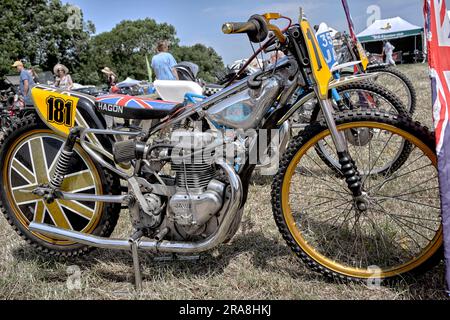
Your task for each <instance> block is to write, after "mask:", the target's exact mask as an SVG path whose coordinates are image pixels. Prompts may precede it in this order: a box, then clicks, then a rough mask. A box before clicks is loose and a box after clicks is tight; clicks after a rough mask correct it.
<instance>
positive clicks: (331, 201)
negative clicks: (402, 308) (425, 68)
mask: <svg viewBox="0 0 450 320" xmlns="http://www.w3.org/2000/svg"><path fill="white" fill-rule="evenodd" d="M335 120H336V124H337V126H338V130H339V131H341V132H342V131H345V130H360V129H371V130H377V131H378V132H379V134H378V135H377V138H376V139H373V140H371V141H370V142H369V143H368V144H367V145H366V148H364V149H365V150H356V149H353V148H349V153H350V155H351V156H352V159H353V160H356V159H359V161H355V162H357V163H358V168H359V169H361V170H363V171H364V172H366V174H363V175H362V176H361V181H362V184H363V192H364V199H365V201H367V205H368V210H367V211H365V212H364V211H360V210H358V208H357V206H356V205H355V201H354V198H353V196H352V194H351V192H349V189H348V187H347V184H346V182H345V180H344V179H343V178H342V177H336V176H335V175H334V174H333V171H332V170H331V169H330V168H328V167H327V166H325V165H324V164H323V163H322V162H321V159H320V158H319V156H318V154H317V152H316V151H315V148H316V146H317V144H318V142H319V141H322V140H324V139H325V140H331V136H330V132H329V130H328V128H327V127H326V125H325V124H324V123H315V124H313V125H311V126H310V127H308V129H307V130H305V131H304V132H303V133H302V134H300V135H299V136H298V137H297V138H295V139H293V141H292V142H291V144H290V146H289V148H288V150H287V151H286V152H285V154H284V157H283V159H282V162H281V166H280V170H279V172H278V174H277V176H276V177H275V180H274V183H273V186H272V206H273V212H274V217H275V221H276V223H277V225H278V228H279V230H280V232H281V233H282V235H283V237H284V239H285V240H286V242H287V243H288V245H289V246H290V247H291V249H292V250H293V251H294V252H295V253H296V254H297V255H298V256H299V257H300V259H302V260H303V261H304V262H305V263H306V264H307V265H308V266H309V267H311V268H312V269H313V270H315V271H318V272H320V273H322V274H324V275H326V276H327V277H330V278H334V279H345V280H354V281H362V280H370V279H373V278H380V279H392V278H395V277H398V276H402V275H405V274H407V273H410V272H417V271H423V270H426V269H427V268H429V267H430V266H432V265H434V264H435V263H436V262H437V261H439V260H440V259H441V257H442V251H441V246H442V225H441V210H440V197H439V184H438V176H437V168H436V165H437V158H436V154H435V151H434V150H435V141H434V137H433V135H432V134H431V133H430V132H429V131H428V130H427V129H426V128H424V127H422V126H420V124H418V123H414V122H412V121H411V120H409V119H407V118H403V117H397V116H395V115H389V114H382V115H379V114H377V113H376V112H373V111H360V112H346V113H341V114H337V115H336V119H335ZM402 140H405V141H407V142H408V143H410V144H411V145H412V150H411V155H410V156H409V158H408V159H407V161H405V163H404V164H403V166H402V167H401V168H399V169H398V170H397V171H396V172H395V173H392V174H390V175H389V174H386V175H379V174H376V175H374V174H371V170H372V168H374V167H376V165H377V162H379V161H381V162H382V161H384V160H383V159H389V158H390V157H391V155H390V153H391V152H393V150H395V146H396V145H397V144H398V143H399V142H401V141H402Z"/></svg>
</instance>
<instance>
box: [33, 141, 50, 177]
mask: <svg viewBox="0 0 450 320" xmlns="http://www.w3.org/2000/svg"><path fill="white" fill-rule="evenodd" d="M29 144H30V149H31V150H30V151H31V153H30V154H31V158H32V162H33V171H34V174H35V177H36V179H37V181H38V184H44V183H48V182H49V180H50V178H49V175H48V167H47V161H46V159H45V150H44V146H43V141H42V138H35V139H33V140H30V142H29Z"/></svg>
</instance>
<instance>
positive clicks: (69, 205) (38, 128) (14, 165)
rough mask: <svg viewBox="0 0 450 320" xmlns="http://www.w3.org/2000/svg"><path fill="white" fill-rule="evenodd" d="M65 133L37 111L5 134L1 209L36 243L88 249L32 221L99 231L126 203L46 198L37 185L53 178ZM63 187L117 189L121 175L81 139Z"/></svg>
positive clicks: (65, 250)
mask: <svg viewBox="0 0 450 320" xmlns="http://www.w3.org/2000/svg"><path fill="white" fill-rule="evenodd" d="M64 141H65V139H63V138H61V137H60V136H58V135H57V134H55V133H54V132H53V131H51V130H49V129H48V128H47V127H46V126H45V125H44V124H43V123H42V122H40V121H38V120H37V119H36V118H35V117H34V116H30V117H27V118H24V119H22V120H19V121H16V122H14V123H13V124H12V125H11V127H9V128H8V129H7V130H6V132H5V134H4V136H3V137H2V138H1V141H0V143H1V147H0V163H1V164H2V169H1V171H0V181H1V186H0V198H1V202H0V209H1V211H2V212H3V214H4V215H5V217H6V219H7V220H8V222H9V223H10V224H11V226H13V228H14V230H15V231H16V232H17V233H18V234H19V235H21V236H22V238H24V239H25V240H27V242H28V243H30V244H32V245H33V246H35V247H36V248H38V249H40V250H42V251H44V252H47V253H50V254H52V255H58V256H74V255H79V254H83V253H85V252H87V251H88V249H89V248H88V247H87V246H85V245H82V244H77V243H73V242H70V241H66V240H62V239H58V238H55V237H51V236H47V235H43V234H39V233H36V232H32V231H30V229H29V228H28V226H29V224H30V223H31V222H32V221H35V222H39V223H46V224H50V225H54V226H57V227H60V228H64V229H69V230H74V231H79V232H83V233H87V234H92V235H97V236H104V237H106V236H109V235H110V234H111V232H112V231H113V229H114V227H115V225H116V223H117V219H118V215H119V212H120V205H117V204H104V203H95V202H81V201H69V200H61V199H57V200H55V201H53V202H52V203H48V202H46V201H44V200H43V199H42V198H41V197H38V196H36V195H34V194H33V193H32V192H31V191H32V190H33V189H35V188H36V187H37V186H38V185H41V184H48V183H49V181H50V179H51V177H52V175H53V172H54V170H55V167H56V162H57V159H58V155H59V152H60V150H61V148H62V146H63V144H64ZM74 150H75V153H74V156H73V157H72V160H71V162H70V169H69V172H68V174H67V175H66V177H65V179H64V181H63V184H62V186H61V190H62V191H66V192H73V193H87V194H111V193H112V194H117V193H120V190H119V189H118V187H117V186H120V183H119V181H118V179H117V178H115V177H113V176H111V175H110V174H109V173H108V172H106V171H104V170H102V169H101V168H100V167H99V166H98V165H97V164H95V163H94V162H93V161H92V159H91V158H90V157H89V155H88V154H87V153H86V152H85V151H84V150H83V149H82V148H81V147H80V146H79V145H78V144H77V145H76V146H75V149H74Z"/></svg>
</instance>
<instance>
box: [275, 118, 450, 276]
mask: <svg viewBox="0 0 450 320" xmlns="http://www.w3.org/2000/svg"><path fill="white" fill-rule="evenodd" d="M355 127H366V128H374V129H382V130H387V131H389V132H392V133H395V134H397V135H399V136H401V137H403V138H405V139H407V140H408V141H409V142H411V143H412V144H413V145H415V146H417V148H419V149H420V150H421V151H422V152H423V153H424V154H425V155H427V157H428V159H430V161H431V163H432V165H433V166H434V167H437V157H436V154H435V153H434V152H433V151H432V150H431V149H430V148H429V147H428V146H426V145H425V144H424V143H423V142H422V141H420V140H419V139H417V138H416V137H414V136H413V135H411V134H409V133H408V132H405V131H403V130H401V129H399V128H396V127H394V126H391V125H388V124H383V123H378V122H353V123H348V124H344V125H339V126H338V130H339V131H342V130H347V129H352V128H355ZM329 135H330V131H329V130H325V131H323V132H321V133H320V134H319V135H317V136H315V137H314V138H313V139H311V140H309V141H308V143H307V144H305V145H304V146H303V147H302V148H301V149H300V150H299V151H298V152H297V154H296V155H295V156H294V158H293V159H292V161H291V162H290V164H289V166H288V168H287V170H286V174H285V176H284V178H283V183H282V189H281V192H282V197H281V201H282V203H281V209H282V213H283V218H284V220H285V222H286V224H287V227H288V229H289V231H290V233H291V235H292V236H293V238H294V240H295V241H296V243H297V244H298V245H299V246H300V247H301V248H302V250H303V251H304V252H305V253H306V254H307V255H308V256H309V257H311V258H312V259H314V260H315V261H316V262H317V263H319V264H320V265H322V266H325V267H326V268H327V269H329V270H332V271H334V272H336V273H338V274H341V275H345V276H348V277H355V278H362V279H370V278H372V277H374V272H373V271H371V270H369V269H361V268H354V267H349V266H345V265H343V264H341V263H338V262H336V261H334V260H332V259H329V258H327V257H326V256H324V255H322V254H321V253H319V252H317V251H316V250H315V249H314V248H313V247H312V246H311V245H310V244H308V242H307V241H306V240H305V238H304V237H303V236H302V234H301V233H300V231H299V230H298V228H297V227H296V222H295V219H294V216H293V214H292V211H291V207H290V204H289V195H290V193H289V190H290V186H291V181H292V177H293V175H294V173H295V169H296V167H297V166H298V164H299V162H300V160H301V159H302V157H303V156H304V155H305V154H306V152H307V151H308V150H310V148H312V147H314V146H315V145H316V144H317V142H318V141H320V140H322V139H324V138H325V137H327V136H329ZM442 242H443V231H442V225H441V226H440V228H439V229H438V230H437V232H436V234H435V236H434V237H433V239H432V241H431V242H430V243H429V244H428V246H426V247H425V248H424V249H423V251H422V254H421V255H419V256H418V257H415V259H413V260H411V261H409V262H406V263H404V264H402V265H399V266H396V267H393V268H390V269H386V270H381V271H380V272H379V273H377V275H376V277H377V278H380V279H383V278H389V277H393V276H396V275H399V274H403V273H407V272H409V271H412V270H413V269H415V268H417V267H418V266H420V265H422V264H423V263H424V262H425V261H427V260H428V259H429V258H431V257H432V256H433V255H434V254H435V253H436V252H437V250H439V248H440V247H441V245H442Z"/></svg>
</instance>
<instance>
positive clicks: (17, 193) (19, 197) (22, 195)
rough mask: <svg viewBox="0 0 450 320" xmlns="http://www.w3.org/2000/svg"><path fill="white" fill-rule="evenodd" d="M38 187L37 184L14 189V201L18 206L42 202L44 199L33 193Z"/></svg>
mask: <svg viewBox="0 0 450 320" xmlns="http://www.w3.org/2000/svg"><path fill="white" fill-rule="evenodd" d="M36 187H37V185H36V184H31V185H26V186H21V187H17V188H14V189H13V190H12V194H13V196H14V200H15V201H16V203H17V205H19V206H20V205H23V204H27V203H33V202H35V201H38V200H41V199H42V197H39V196H37V195H35V194H33V193H31V191H33V190H34V189H35V188H36Z"/></svg>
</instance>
